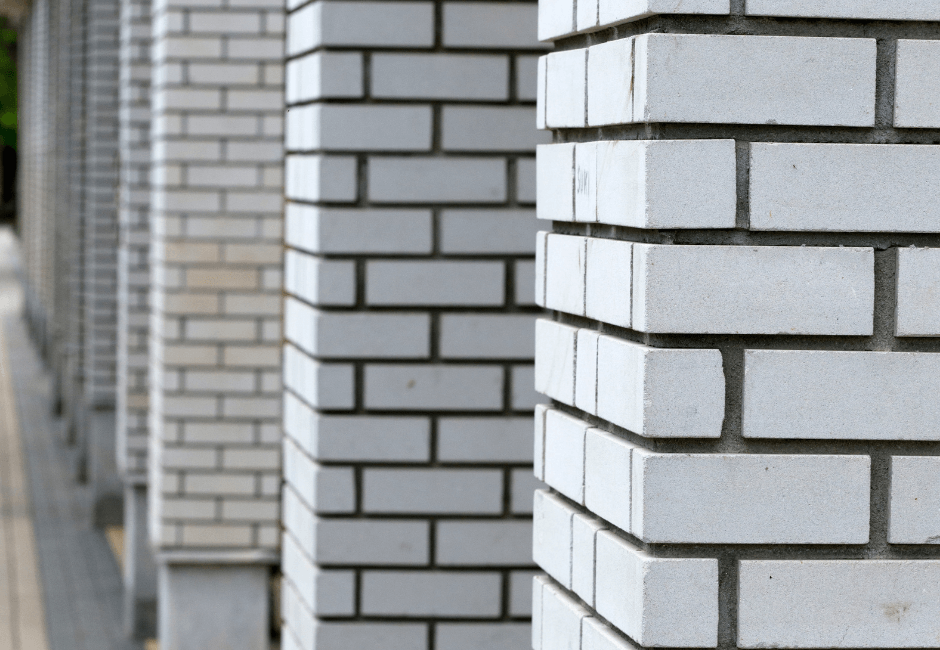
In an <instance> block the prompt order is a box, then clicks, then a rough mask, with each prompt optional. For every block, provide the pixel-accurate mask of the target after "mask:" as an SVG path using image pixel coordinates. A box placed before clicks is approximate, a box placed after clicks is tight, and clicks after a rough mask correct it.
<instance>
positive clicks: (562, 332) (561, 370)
mask: <svg viewBox="0 0 940 650" xmlns="http://www.w3.org/2000/svg"><path fill="white" fill-rule="evenodd" d="M577 333H578V330H577V329H576V328H574V327H569V326H567V325H561V324H560V323H556V322H554V321H549V320H544V319H539V320H537V321H536V322H535V390H537V391H538V392H540V393H542V394H543V395H548V396H549V397H551V398H554V399H557V400H559V401H561V402H564V403H565V404H574V371H575V365H574V364H575V358H574V357H575V342H576V340H575V339H576V337H577Z"/></svg>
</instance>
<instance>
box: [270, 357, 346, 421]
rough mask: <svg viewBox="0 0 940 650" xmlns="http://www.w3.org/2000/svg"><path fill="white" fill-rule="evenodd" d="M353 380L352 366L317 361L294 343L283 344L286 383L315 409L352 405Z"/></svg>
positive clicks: (339, 407) (286, 385) (340, 407)
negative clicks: (293, 344)
mask: <svg viewBox="0 0 940 650" xmlns="http://www.w3.org/2000/svg"><path fill="white" fill-rule="evenodd" d="M353 382H354V379H353V368H352V366H349V365H345V364H322V363H317V362H315V361H314V360H313V359H311V358H310V357H308V356H307V355H306V354H304V353H303V352H301V351H300V350H298V349H297V348H295V347H294V346H292V345H286V346H285V347H284V386H285V387H287V388H290V389H291V390H293V391H294V392H296V393H297V394H298V395H299V396H300V397H301V398H303V399H304V400H305V401H306V402H307V403H308V404H310V405H311V406H313V407H314V408H321V409H329V408H337V409H342V408H350V407H352V405H353V402H354V399H353V397H354V396H353Z"/></svg>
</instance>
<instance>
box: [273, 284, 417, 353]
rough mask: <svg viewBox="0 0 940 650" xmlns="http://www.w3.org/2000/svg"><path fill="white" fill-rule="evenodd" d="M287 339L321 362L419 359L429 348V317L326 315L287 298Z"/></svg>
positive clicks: (336, 313)
mask: <svg viewBox="0 0 940 650" xmlns="http://www.w3.org/2000/svg"><path fill="white" fill-rule="evenodd" d="M284 320H285V330H286V331H285V336H286V337H287V339H288V340H290V341H291V342H292V343H295V344H296V345H298V346H299V347H300V348H301V349H303V350H305V351H307V352H308V353H310V354H312V355H313V356H315V357H317V358H319V359H331V358H332V359H339V358H420V357H427V356H428V353H429V346H430V319H429V317H428V315H427V314H407V313H395V314H383V313H355V312H354V313H347V312H324V311H319V310H316V309H313V308H311V307H308V306H307V305H305V304H304V303H302V302H299V301H297V300H294V299H292V298H288V299H287V300H286V302H285V305H284Z"/></svg>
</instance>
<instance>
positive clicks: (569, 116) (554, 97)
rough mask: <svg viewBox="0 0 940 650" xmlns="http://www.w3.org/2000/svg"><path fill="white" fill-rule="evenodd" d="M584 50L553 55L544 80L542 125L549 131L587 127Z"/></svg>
mask: <svg viewBox="0 0 940 650" xmlns="http://www.w3.org/2000/svg"><path fill="white" fill-rule="evenodd" d="M586 66H587V50H568V51H566V52H552V53H551V54H549V55H548V63H547V68H546V78H545V124H546V125H547V126H548V127H550V128H565V127H583V126H586V121H585V112H586V107H585V104H586V103H587V99H586V87H585V69H586Z"/></svg>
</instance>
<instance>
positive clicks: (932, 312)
mask: <svg viewBox="0 0 940 650" xmlns="http://www.w3.org/2000/svg"><path fill="white" fill-rule="evenodd" d="M938 253H940V250H938V249H935V248H902V249H899V250H898V280H897V291H898V305H897V323H896V330H895V332H896V335H897V336H940V255H938Z"/></svg>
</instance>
